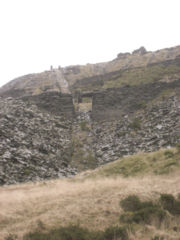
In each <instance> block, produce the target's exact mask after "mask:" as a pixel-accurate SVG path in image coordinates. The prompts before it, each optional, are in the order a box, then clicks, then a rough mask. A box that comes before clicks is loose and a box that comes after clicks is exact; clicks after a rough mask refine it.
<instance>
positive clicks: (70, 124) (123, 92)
mask: <svg viewBox="0 0 180 240" xmlns="http://www.w3.org/2000/svg"><path fill="white" fill-rule="evenodd" d="M179 55H180V47H179V46H178V47H175V48H171V49H163V50H160V51H157V52H147V51H146V50H145V49H144V48H140V49H138V50H136V51H134V52H133V53H132V54H130V53H125V54H118V57H117V58H116V59H114V60H113V61H111V62H107V63H101V64H94V65H93V64H88V65H86V66H70V67H66V68H59V69H51V71H46V72H43V73H39V74H30V75H26V76H23V77H20V78H17V79H15V80H13V81H11V82H10V83H8V84H6V85H5V86H3V87H2V88H1V89H0V96H1V98H0V138H1V144H0V184H10V183H15V182H23V181H29V180H37V179H46V178H54V177H65V176H70V175H73V174H75V173H76V172H77V171H81V170H85V169H89V168H95V167H96V166H98V165H100V164H104V163H106V162H110V161H114V160H116V159H118V158H119V157H121V156H123V155H128V154H133V153H136V152H138V151H154V150H156V149H159V148H161V147H168V146H173V145H175V144H177V143H178V142H180V57H179Z"/></svg>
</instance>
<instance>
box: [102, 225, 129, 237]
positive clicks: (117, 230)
mask: <svg viewBox="0 0 180 240" xmlns="http://www.w3.org/2000/svg"><path fill="white" fill-rule="evenodd" d="M115 239H119V240H128V239H129V237H128V233H127V229H126V227H118V226H113V227H109V228H107V229H106V230H105V232H104V234H103V236H102V240H115Z"/></svg>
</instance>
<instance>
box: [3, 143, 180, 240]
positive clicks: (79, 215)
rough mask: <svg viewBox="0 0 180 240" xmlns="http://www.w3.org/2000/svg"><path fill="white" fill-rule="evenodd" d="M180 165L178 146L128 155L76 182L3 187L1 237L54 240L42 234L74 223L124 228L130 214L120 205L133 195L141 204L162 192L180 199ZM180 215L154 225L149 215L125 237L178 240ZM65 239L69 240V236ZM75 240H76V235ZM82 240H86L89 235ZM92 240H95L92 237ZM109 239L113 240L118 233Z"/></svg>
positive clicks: (94, 227)
mask: <svg viewBox="0 0 180 240" xmlns="http://www.w3.org/2000/svg"><path fill="white" fill-rule="evenodd" d="M179 161H180V153H179V146H178V147H177V148H176V149H175V148H174V149H168V150H160V151H158V152H154V153H148V154H147V153H146V154H145V153H141V154H137V155H134V156H129V157H125V158H123V159H122V160H118V161H116V162H114V163H109V164H107V165H105V166H102V167H100V168H98V169H97V170H93V171H88V172H84V173H83V174H80V175H77V176H76V177H75V178H72V179H66V180H51V181H42V182H38V183H28V184H21V185H12V186H6V187H1V188H0V196H1V197H0V220H1V221H0V228H1V231H0V239H2V240H4V238H5V236H7V235H8V234H11V238H6V239H16V238H13V236H15V235H17V236H18V238H17V239H21V237H22V236H23V235H24V234H27V233H28V232H30V231H31V232H34V231H36V233H34V235H32V236H34V237H30V235H29V238H27V239H32V240H36V239H53V240H54V239H59V238H55V235H54V238H53V235H52V233H51V235H47V238H45V236H44V238H40V233H46V234H48V232H49V231H51V229H54V228H55V229H58V228H59V229H60V226H69V224H78V225H79V226H80V227H85V228H86V229H89V231H103V230H104V229H106V228H107V227H110V226H125V225H124V220H122V219H121V218H122V217H121V218H120V216H123V214H125V213H124V210H123V207H122V206H121V205H120V201H122V200H123V199H126V198H127V197H128V196H132V195H135V196H138V197H139V198H140V199H141V201H152V202H154V203H155V202H157V201H158V199H159V197H160V196H161V195H162V194H172V195H173V196H174V197H175V198H178V196H179V194H180V185H179V181H180V174H179V173H180V162H179ZM124 176H126V177H124ZM168 211H170V210H168ZM179 213H180V212H179ZM179 213H178V212H177V214H176V215H174V214H173V213H171V212H167V215H166V217H165V218H164V219H162V220H161V222H160V225H159V223H158V222H157V221H158V219H156V217H157V216H156V215H152V216H151V220H150V222H148V223H146V220H148V219H149V217H148V215H147V216H146V218H145V220H144V221H145V222H144V223H143V222H141V221H140V222H134V223H133V222H132V223H131V224H130V225H129V227H128V229H129V230H128V236H127V237H126V238H122V239H126V240H131V239H134V240H138V239H142V240H145V239H148V240H150V239H167V240H170V239H171V240H178V239H179V236H180V225H179V223H180V221H179V217H180V216H179V215H178V214H179ZM70 229H71V228H69V230H68V231H69V234H71V233H70ZM37 231H38V232H39V233H37ZM59 231H60V230H59ZM79 231H80V230H79ZM74 234H75V232H74ZM38 236H39V237H38ZM48 236H49V237H48ZM9 237H10V235H9ZM41 237H43V235H42V236H41ZM51 237H52V238H51ZM155 237H156V238H155ZM60 239H61V238H60ZM62 239H65V240H66V239H68V238H66V235H65V236H64V238H62ZM73 239H77V238H76V237H75V235H74V238H73ZM81 239H85V240H86V239H87V238H86V235H84V232H82V236H81ZM88 239H89V238H88ZM90 239H96V238H95V236H94V238H92V236H91V238H90ZM103 239H104V238H103ZM108 239H114V238H113V235H112V236H111V235H110V236H109V238H108Z"/></svg>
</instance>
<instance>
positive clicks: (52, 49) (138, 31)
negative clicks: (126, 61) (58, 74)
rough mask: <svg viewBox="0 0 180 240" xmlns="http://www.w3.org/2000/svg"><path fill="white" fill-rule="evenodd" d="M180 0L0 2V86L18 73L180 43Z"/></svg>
mask: <svg viewBox="0 0 180 240" xmlns="http://www.w3.org/2000/svg"><path fill="white" fill-rule="evenodd" d="M179 9H180V1H179V0H0V31H1V37H0V64H1V68H0V69H1V70H0V86H1V85H3V84H4V83H6V82H8V81H9V80H12V79H13V78H16V77H18V76H21V75H24V74H28V73H33V72H40V71H44V70H47V69H49V67H50V65H53V66H54V67H57V66H58V65H61V66H66V65H72V64H73V65H74V64H86V63H96V62H102V61H108V60H112V59H113V58H115V57H116V55H117V54H118V53H119V52H127V51H133V50H134V49H136V48H138V47H140V46H142V45H143V46H145V47H146V48H147V50H157V49H160V48H165V47H172V46H175V45H179V44H180V34H179V23H180V14H179Z"/></svg>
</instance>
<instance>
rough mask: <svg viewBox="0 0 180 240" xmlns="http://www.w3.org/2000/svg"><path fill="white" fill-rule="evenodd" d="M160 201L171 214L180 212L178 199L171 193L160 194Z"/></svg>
mask: <svg viewBox="0 0 180 240" xmlns="http://www.w3.org/2000/svg"><path fill="white" fill-rule="evenodd" d="M160 202H161V204H162V206H163V208H164V209H166V210H167V211H168V212H170V213H171V214H173V215H179V214H180V200H176V199H175V198H174V196H173V195H171V194H161V197H160Z"/></svg>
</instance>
